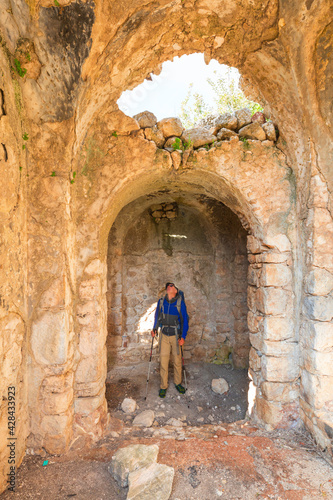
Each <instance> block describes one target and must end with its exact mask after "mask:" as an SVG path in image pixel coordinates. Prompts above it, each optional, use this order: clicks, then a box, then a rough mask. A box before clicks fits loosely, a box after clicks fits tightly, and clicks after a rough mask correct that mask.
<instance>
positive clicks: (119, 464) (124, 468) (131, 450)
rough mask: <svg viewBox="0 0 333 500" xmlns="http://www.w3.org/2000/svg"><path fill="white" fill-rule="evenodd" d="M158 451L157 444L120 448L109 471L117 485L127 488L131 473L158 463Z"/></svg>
mask: <svg viewBox="0 0 333 500" xmlns="http://www.w3.org/2000/svg"><path fill="white" fill-rule="evenodd" d="M158 449H159V448H158V446H157V444H153V445H151V446H146V445H143V444H133V445H131V446H126V448H120V449H119V450H118V451H117V452H116V454H115V455H114V456H113V457H112V460H111V462H110V464H109V467H108V470H109V472H110V473H111V475H112V476H113V477H114V479H115V480H116V481H117V483H118V484H120V486H122V487H123V488H125V487H126V486H127V485H128V475H129V474H130V473H131V472H134V471H135V470H137V469H141V468H143V467H149V466H150V465H152V464H154V463H156V461H157V455H158Z"/></svg>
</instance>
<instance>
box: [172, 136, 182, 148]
mask: <svg viewBox="0 0 333 500" xmlns="http://www.w3.org/2000/svg"><path fill="white" fill-rule="evenodd" d="M171 146H172V149H173V150H174V151H176V149H183V143H182V141H181V140H180V139H179V137H176V138H175V142H174V143H173V144H172V145H171Z"/></svg>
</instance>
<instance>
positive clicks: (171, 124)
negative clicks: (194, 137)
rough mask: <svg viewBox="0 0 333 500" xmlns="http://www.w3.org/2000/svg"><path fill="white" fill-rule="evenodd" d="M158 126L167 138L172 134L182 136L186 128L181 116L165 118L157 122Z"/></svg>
mask: <svg viewBox="0 0 333 500" xmlns="http://www.w3.org/2000/svg"><path fill="white" fill-rule="evenodd" d="M157 127H158V129H159V130H161V132H162V134H163V136H164V137H165V139H168V138H169V137H172V136H175V137H180V136H181V135H182V132H183V130H184V128H183V125H182V122H181V121H180V119H179V118H163V120H160V121H159V122H158V123H157Z"/></svg>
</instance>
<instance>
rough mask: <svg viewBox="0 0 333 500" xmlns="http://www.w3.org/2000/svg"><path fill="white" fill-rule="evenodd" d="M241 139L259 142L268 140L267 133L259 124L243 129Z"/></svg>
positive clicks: (240, 134) (255, 123)
mask: <svg viewBox="0 0 333 500" xmlns="http://www.w3.org/2000/svg"><path fill="white" fill-rule="evenodd" d="M238 133H239V137H245V138H246V139H255V140H258V141H265V140H266V133H265V131H264V130H263V128H262V126H261V125H259V123H257V122H254V123H251V124H250V125H246V126H245V127H242V128H241V129H240V130H239V131H238Z"/></svg>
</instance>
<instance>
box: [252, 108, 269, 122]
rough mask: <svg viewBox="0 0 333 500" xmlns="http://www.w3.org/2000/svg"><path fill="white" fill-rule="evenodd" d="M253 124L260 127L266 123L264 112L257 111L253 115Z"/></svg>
mask: <svg viewBox="0 0 333 500" xmlns="http://www.w3.org/2000/svg"><path fill="white" fill-rule="evenodd" d="M251 122H252V123H253V122H256V123H259V124H260V125H263V124H264V123H265V122H266V117H265V115H264V113H263V112H262V111H257V112H256V113H254V115H252V117H251Z"/></svg>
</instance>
